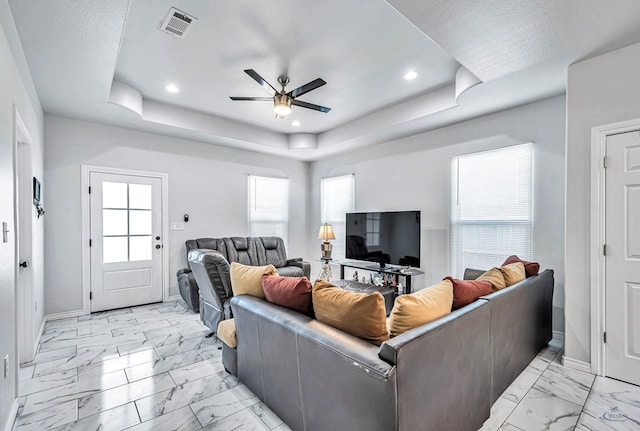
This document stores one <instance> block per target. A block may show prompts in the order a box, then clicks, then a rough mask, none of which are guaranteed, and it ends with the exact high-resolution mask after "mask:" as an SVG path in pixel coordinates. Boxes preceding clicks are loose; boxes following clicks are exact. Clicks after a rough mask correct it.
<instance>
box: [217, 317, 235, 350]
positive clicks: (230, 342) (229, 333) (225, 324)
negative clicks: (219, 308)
mask: <svg viewBox="0 0 640 431" xmlns="http://www.w3.org/2000/svg"><path fill="white" fill-rule="evenodd" d="M216 337H218V339H219V340H220V341H222V342H223V343H224V344H226V345H227V346H229V347H231V348H232V349H235V348H236V347H237V346H238V340H237V339H236V321H235V319H228V320H223V321H222V322H220V323H218V331H217V332H216Z"/></svg>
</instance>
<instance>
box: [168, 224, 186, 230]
mask: <svg viewBox="0 0 640 431" xmlns="http://www.w3.org/2000/svg"><path fill="white" fill-rule="evenodd" d="M170 229H171V230H184V223H171V226H170Z"/></svg>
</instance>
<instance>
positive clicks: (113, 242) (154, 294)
mask: <svg viewBox="0 0 640 431" xmlns="http://www.w3.org/2000/svg"><path fill="white" fill-rule="evenodd" d="M89 184H90V187H91V188H90V190H91V194H90V213H91V220H90V224H91V247H90V250H91V296H90V297H91V311H92V312H95V311H100V310H110V309H114V308H122V307H130V306H134V305H140V304H148V303H152V302H159V301H162V291H163V287H162V254H163V248H162V238H161V234H162V211H161V208H162V202H161V200H162V181H161V179H160V178H157V177H149V176H137V175H121V174H109V173H101V172H91V173H90V174H89Z"/></svg>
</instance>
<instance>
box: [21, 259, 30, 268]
mask: <svg viewBox="0 0 640 431" xmlns="http://www.w3.org/2000/svg"><path fill="white" fill-rule="evenodd" d="M20 266H21V267H23V268H26V267H27V266H29V265H28V264H27V261H26V260H25V261H24V262H20Z"/></svg>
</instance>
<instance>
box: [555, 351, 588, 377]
mask: <svg viewBox="0 0 640 431" xmlns="http://www.w3.org/2000/svg"><path fill="white" fill-rule="evenodd" d="M562 365H564V366H565V367H567V368H571V369H572V370H578V371H582V372H585V373H589V374H591V364H590V363H589V362H585V361H581V360H579V359H573V358H569V357H568V356H566V355H563V356H562Z"/></svg>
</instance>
